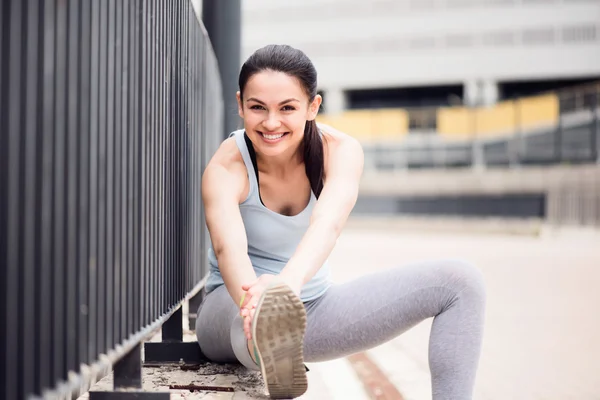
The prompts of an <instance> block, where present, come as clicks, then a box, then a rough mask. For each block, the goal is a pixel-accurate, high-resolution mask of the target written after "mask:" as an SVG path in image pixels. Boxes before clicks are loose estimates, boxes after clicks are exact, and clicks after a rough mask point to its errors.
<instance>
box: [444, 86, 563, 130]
mask: <svg viewBox="0 0 600 400" xmlns="http://www.w3.org/2000/svg"><path fill="white" fill-rule="evenodd" d="M558 115H559V109H558V97H557V96H556V95H554V94H549V95H543V96H533V97H524V98H522V99H519V100H517V101H503V102H500V103H498V104H496V105H494V106H492V107H480V108H477V109H471V108H466V107H449V108H440V109H438V113H437V130H438V132H439V134H440V135H442V136H445V137H447V138H456V139H465V138H472V137H474V136H475V135H476V136H477V137H492V136H504V135H510V134H514V133H515V132H516V131H517V130H518V129H522V128H532V127H536V126H546V125H552V124H556V123H557V122H558Z"/></svg>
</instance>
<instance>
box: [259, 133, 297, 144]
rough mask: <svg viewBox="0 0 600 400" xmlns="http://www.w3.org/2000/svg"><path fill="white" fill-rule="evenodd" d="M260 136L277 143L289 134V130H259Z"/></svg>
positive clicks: (268, 141) (266, 140)
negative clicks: (267, 131)
mask: <svg viewBox="0 0 600 400" xmlns="http://www.w3.org/2000/svg"><path fill="white" fill-rule="evenodd" d="M257 132H258V133H259V134H260V136H261V137H262V138H263V140H264V141H265V142H267V143H277V142H278V141H280V140H281V139H282V138H283V137H284V136H285V135H287V134H288V133H289V132H269V133H266V132H260V131H257Z"/></svg>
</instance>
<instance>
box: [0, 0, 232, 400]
mask: <svg viewBox="0 0 600 400" xmlns="http://www.w3.org/2000/svg"><path fill="white" fill-rule="evenodd" d="M1 7H2V8H1V18H0V191H1V193H0V222H1V226H0V228H1V229H0V296H1V301H0V321H2V326H1V327H0V366H1V370H0V398H2V399H22V398H32V397H41V396H45V397H47V398H56V397H59V396H61V397H63V396H64V397H71V396H76V395H77V394H78V393H79V392H82V391H85V390H87V388H88V387H89V383H90V381H93V380H94V379H96V378H97V377H98V376H97V375H98V374H101V373H105V372H106V370H107V369H110V367H111V365H112V364H113V363H115V362H117V361H118V360H119V359H121V358H122V357H123V356H124V355H125V354H127V352H128V351H129V350H130V349H133V348H135V347H136V345H137V344H138V343H139V341H140V340H142V339H143V338H144V337H145V336H146V335H147V334H148V333H149V332H150V331H151V330H152V329H155V328H157V327H159V326H160V324H161V323H162V322H163V321H165V320H166V319H167V318H168V317H169V316H170V315H171V314H172V313H174V312H175V311H176V310H177V308H178V307H179V305H180V304H181V302H182V301H183V300H184V299H185V298H186V296H191V295H192V294H194V292H195V291H197V290H198V289H199V287H200V286H201V280H202V278H203V276H204V274H205V272H206V270H205V268H206V266H205V263H204V260H205V248H206V242H207V235H206V234H205V231H204V220H203V210H202V206H201V200H200V182H201V173H202V171H203V167H204V166H205V164H206V162H207V160H208V157H209V156H210V154H212V153H213V152H214V149H215V148H216V145H217V143H218V142H219V141H220V140H221V138H222V113H223V106H222V95H221V84H220V78H219V74H218V68H217V63H216V59H215V57H214V53H213V51H212V48H211V46H210V43H209V41H208V38H207V35H206V33H205V31H204V30H203V27H202V26H201V24H200V23H199V21H198V19H197V17H196V15H195V13H194V10H193V9H192V6H191V3H190V2H189V1H186V0H90V1H77V0H60V1H59V0H54V1H50V0H47V1H44V0H4V1H3V2H2V5H1ZM138 348H139V346H138Z"/></svg>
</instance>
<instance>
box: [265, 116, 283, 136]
mask: <svg viewBox="0 0 600 400" xmlns="http://www.w3.org/2000/svg"><path fill="white" fill-rule="evenodd" d="M263 126H264V127H265V128H266V129H267V130H268V131H270V132H273V131H275V130H276V129H277V128H279V127H280V126H281V121H279V118H277V115H275V114H273V113H269V116H268V117H267V118H266V119H265V120H264V121H263Z"/></svg>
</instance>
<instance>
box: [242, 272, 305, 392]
mask: <svg viewBox="0 0 600 400" xmlns="http://www.w3.org/2000/svg"><path fill="white" fill-rule="evenodd" d="M305 331H306V310H305V309H304V305H303V304H302V301H301V300H300V298H299V297H298V296H297V295H296V294H295V293H294V292H293V290H292V289H291V288H290V287H289V286H287V285H286V284H284V283H276V284H274V285H273V286H271V287H269V288H268V289H267V290H265V292H264V293H263V295H262V297H261V299H260V300H259V302H258V304H257V305H256V309H255V311H254V318H253V322H252V338H253V339H254V346H255V349H254V350H255V355H257V361H258V364H259V365H260V367H261V371H262V376H263V379H264V381H265V385H266V387H267V390H268V391H269V396H270V397H271V398H272V399H290V398H296V397H299V396H301V395H302V394H303V393H304V392H306V390H307V389H308V381H307V378H306V370H307V369H306V367H305V366H304V356H303V352H302V350H303V349H302V347H303V343H304V332H305Z"/></svg>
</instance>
